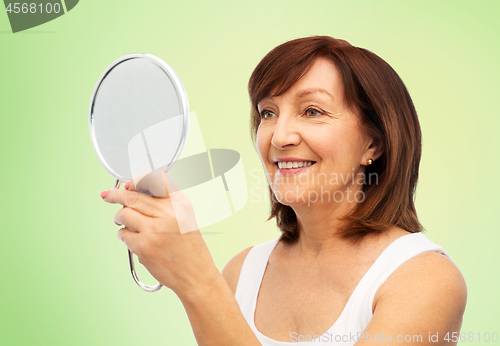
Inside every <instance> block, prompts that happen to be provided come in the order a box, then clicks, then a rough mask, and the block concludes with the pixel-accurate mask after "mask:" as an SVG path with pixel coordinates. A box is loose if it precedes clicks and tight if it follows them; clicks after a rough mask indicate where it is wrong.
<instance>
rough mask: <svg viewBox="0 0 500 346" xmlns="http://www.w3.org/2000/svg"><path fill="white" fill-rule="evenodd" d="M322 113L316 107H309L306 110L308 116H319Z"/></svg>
mask: <svg viewBox="0 0 500 346" xmlns="http://www.w3.org/2000/svg"><path fill="white" fill-rule="evenodd" d="M321 114H322V113H321V112H320V111H318V110H317V109H314V108H309V109H307V110H306V115H307V116H308V117H317V116H320V115H321Z"/></svg>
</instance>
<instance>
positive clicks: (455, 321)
mask: <svg viewBox="0 0 500 346" xmlns="http://www.w3.org/2000/svg"><path fill="white" fill-rule="evenodd" d="M466 301H467V286H466V283H465V279H464V277H463V275H462V273H461V272H460V270H459V269H458V267H457V266H456V265H455V263H454V262H453V261H452V260H451V259H450V258H449V257H447V256H444V255H443V254H442V253H440V252H437V251H429V252H424V253H421V254H419V255H417V256H415V257H413V258H412V259H410V260H408V261H406V262H405V263H403V264H402V265H401V266H400V267H399V268H398V269H396V270H395V271H394V272H393V273H392V275H390V276H389V278H387V280H386V281H385V282H384V283H383V284H382V285H381V286H380V288H379V290H378V291H377V294H376V295H375V299H374V301H373V307H372V308H373V314H374V316H373V320H372V322H371V328H373V330H377V329H379V328H381V329H383V328H385V327H387V326H388V325H390V324H391V323H392V324H393V325H394V328H396V326H397V328H400V331H402V330H404V329H405V328H408V329H407V331H408V332H410V331H411V332H416V331H418V332H425V333H426V334H427V332H428V330H426V328H427V329H429V328H431V329H432V328H435V327H436V326H438V325H439V326H441V327H442V328H441V330H439V333H440V334H441V331H443V332H444V331H445V330H446V331H457V330H460V325H461V322H462V316H463V314H464V311H465V305H466ZM395 316H399V318H397V317H395ZM401 316H405V318H401ZM424 317H425V318H424ZM415 321H420V322H419V323H417V324H415ZM400 334H401V333H400Z"/></svg>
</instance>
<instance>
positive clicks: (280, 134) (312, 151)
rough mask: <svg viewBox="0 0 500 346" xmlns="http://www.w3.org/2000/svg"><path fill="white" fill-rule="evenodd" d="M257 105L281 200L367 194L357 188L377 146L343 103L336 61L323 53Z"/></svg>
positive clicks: (265, 157)
mask: <svg viewBox="0 0 500 346" xmlns="http://www.w3.org/2000/svg"><path fill="white" fill-rule="evenodd" d="M258 110H259V113H260V115H261V123H260V125H259V127H258V130H257V140H256V145H257V151H258V153H259V156H260V158H261V160H262V163H263V165H264V167H265V170H266V175H267V178H268V183H269V185H270V186H271V188H272V189H273V191H274V193H275V196H276V198H277V199H278V201H280V203H282V204H285V205H290V206H296V205H302V204H307V205H308V206H309V205H310V204H311V203H318V202H325V203H329V202H332V201H335V202H341V201H345V200H346V199H347V198H350V199H353V198H356V197H357V199H356V200H357V201H360V199H361V197H364V196H361V195H359V192H358V194H357V195H355V193H356V191H359V190H361V188H360V187H361V185H360V183H361V184H362V181H361V180H360V177H362V173H364V165H366V161H367V160H368V159H370V158H372V159H375V158H374V157H373V156H370V155H373V154H374V152H375V147H373V146H372V145H371V139H370V138H368V137H367V136H366V135H365V134H364V132H363V131H362V127H361V123H360V117H359V116H358V115H357V114H355V113H354V112H353V111H351V110H349V109H347V107H346V106H345V105H344V97H343V86H342V81H341V76H340V74H339V72H338V70H337V68H336V67H335V65H334V64H333V63H332V62H331V61H329V60H327V59H325V58H318V59H317V60H316V61H315V62H314V63H313V65H312V67H311V68H310V69H309V71H308V72H307V74H306V75H304V76H303V77H302V78H301V79H300V80H299V81H298V82H297V83H296V84H295V85H293V86H292V87H291V88H290V89H289V90H288V91H287V92H286V93H284V94H282V95H280V96H278V97H268V98H266V99H263V100H262V101H261V102H259V104H258ZM311 161H312V164H311V165H310V166H307V165H308V164H310V163H311ZM290 166H291V167H296V168H288V167H290ZM301 166H302V167H301ZM304 166H305V167H304ZM280 167H281V168H280ZM285 167H287V168H285ZM358 173H361V175H358ZM360 193H361V194H362V192H361V191H360ZM349 194H350V195H351V196H350V197H349ZM363 200H364V199H363Z"/></svg>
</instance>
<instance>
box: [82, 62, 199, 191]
mask: <svg viewBox="0 0 500 346" xmlns="http://www.w3.org/2000/svg"><path fill="white" fill-rule="evenodd" d="M132 59H145V60H147V61H149V62H151V63H153V64H154V65H156V66H157V67H159V68H160V69H161V70H162V71H163V72H164V73H165V74H166V75H167V77H168V78H169V79H170V81H172V84H173V85H174V88H175V91H176V92H177V98H178V100H179V105H180V109H181V112H182V113H181V114H180V115H183V133H182V137H181V138H183V141H182V143H180V145H179V146H178V148H177V151H176V153H175V155H174V158H173V160H172V162H170V163H169V168H171V167H172V166H173V165H172V163H175V162H177V160H178V159H179V157H180V156H181V154H182V151H183V149H184V147H185V145H186V142H187V137H188V134H189V103H188V98H187V94H186V90H185V89H184V85H183V84H182V82H181V80H180V78H179V76H177V74H176V73H175V71H174V70H173V69H172V68H171V67H170V66H169V65H167V64H166V63H165V62H164V61H163V60H161V59H160V58H157V57H155V56H154V55H151V54H144V53H132V54H127V55H124V56H122V57H120V58H118V59H116V60H115V61H113V62H112V63H111V64H110V65H109V66H108V67H107V68H106V70H104V72H103V73H102V75H101V76H100V77H99V80H98V81H97V84H96V85H95V87H94V91H93V92H92V98H91V102H90V109H89V130H90V138H91V141H92V147H93V148H94V151H95V153H96V155H97V157H98V158H99V161H100V162H101V164H102V165H103V167H104V169H105V170H106V172H108V173H109V174H110V175H111V176H112V177H114V178H115V179H116V180H119V181H121V182H127V181H129V180H130V179H128V178H126V177H123V176H121V175H119V174H118V173H116V172H115V171H113V170H112V169H111V167H109V165H108V163H107V162H106V160H105V159H104V157H103V155H102V153H101V151H100V150H99V146H98V144H97V140H96V137H95V129H94V106H95V101H96V96H97V93H98V92H99V88H100V86H101V84H102V82H103V81H104V79H105V78H106V76H107V75H108V74H109V73H110V72H111V71H112V70H113V69H114V68H115V67H116V66H118V65H120V64H122V63H124V62H126V61H128V60H132ZM133 178H134V177H132V179H133Z"/></svg>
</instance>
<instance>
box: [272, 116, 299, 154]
mask: <svg viewBox="0 0 500 346" xmlns="http://www.w3.org/2000/svg"><path fill="white" fill-rule="evenodd" d="M271 143H272V144H273V145H274V146H275V147H276V148H278V149H285V147H287V146H294V145H299V143H300V135H299V133H298V131H297V123H296V121H295V119H294V118H293V117H292V116H287V115H284V114H281V115H280V116H279V117H278V121H277V122H276V127H275V128H274V134H273V138H272V140H271Z"/></svg>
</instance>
